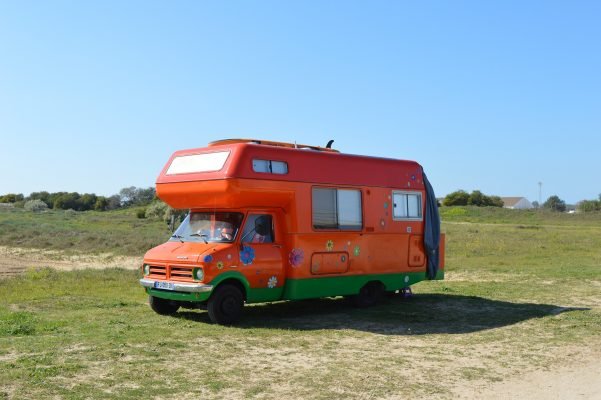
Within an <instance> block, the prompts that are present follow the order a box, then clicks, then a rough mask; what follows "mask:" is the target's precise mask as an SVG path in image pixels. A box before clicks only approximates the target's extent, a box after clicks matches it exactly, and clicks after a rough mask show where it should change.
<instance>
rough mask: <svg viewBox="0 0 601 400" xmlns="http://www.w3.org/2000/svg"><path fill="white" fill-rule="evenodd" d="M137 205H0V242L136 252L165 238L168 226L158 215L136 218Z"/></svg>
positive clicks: (87, 251) (77, 250)
mask: <svg viewBox="0 0 601 400" xmlns="http://www.w3.org/2000/svg"><path fill="white" fill-rule="evenodd" d="M136 211H137V208H129V209H123V210H118V211H110V212H95V211H86V212H76V211H63V210H56V211H55V210H49V211H45V212H41V213H32V212H29V211H25V210H23V209H18V208H0V244H1V245H3V246H14V247H20V248H36V249H39V248H41V249H45V250H60V251H62V252H65V253H66V254H73V253H84V254H98V253H107V252H108V253H112V254H114V255H127V256H139V255H143V254H144V253H145V252H146V250H148V249H149V248H151V247H154V246H156V245H159V244H161V243H163V242H164V241H165V238H166V237H168V234H169V229H168V226H167V224H165V223H164V222H162V221H159V220H158V219H139V218H137V217H136Z"/></svg>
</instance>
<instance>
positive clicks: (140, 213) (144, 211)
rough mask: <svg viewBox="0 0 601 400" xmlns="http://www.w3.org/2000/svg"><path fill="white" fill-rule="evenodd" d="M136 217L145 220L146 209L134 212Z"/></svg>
mask: <svg viewBox="0 0 601 400" xmlns="http://www.w3.org/2000/svg"><path fill="white" fill-rule="evenodd" d="M136 217H138V218H140V219H142V218H146V208H140V209H138V210H136Z"/></svg>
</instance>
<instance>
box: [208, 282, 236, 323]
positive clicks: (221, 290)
mask: <svg viewBox="0 0 601 400" xmlns="http://www.w3.org/2000/svg"><path fill="white" fill-rule="evenodd" d="M243 307H244V296H243V295H242V292H241V291H240V289H238V288H237V287H236V286H234V285H230V284H224V285H221V286H218V287H217V289H215V291H214V292H213V294H212V295H211V298H210V299H209V303H208V305H207V310H208V312H209V318H211V321H213V322H214V323H216V324H220V325H231V324H233V323H236V322H238V320H240V317H241V316H242V308H243Z"/></svg>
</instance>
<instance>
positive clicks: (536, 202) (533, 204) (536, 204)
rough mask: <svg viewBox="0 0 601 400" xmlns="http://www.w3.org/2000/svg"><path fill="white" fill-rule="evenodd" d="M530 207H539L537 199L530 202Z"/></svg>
mask: <svg viewBox="0 0 601 400" xmlns="http://www.w3.org/2000/svg"><path fill="white" fill-rule="evenodd" d="M532 207H534V208H539V207H540V204H538V201H533V202H532Z"/></svg>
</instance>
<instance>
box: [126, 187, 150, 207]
mask: <svg viewBox="0 0 601 400" xmlns="http://www.w3.org/2000/svg"><path fill="white" fill-rule="evenodd" d="M119 196H120V197H121V205H122V206H124V207H129V206H145V205H148V204H150V203H151V202H152V201H153V200H154V199H155V196H156V191H155V189H154V188H153V187H149V188H146V189H143V188H137V187H135V186H130V187H127V188H123V189H121V191H119Z"/></svg>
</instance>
